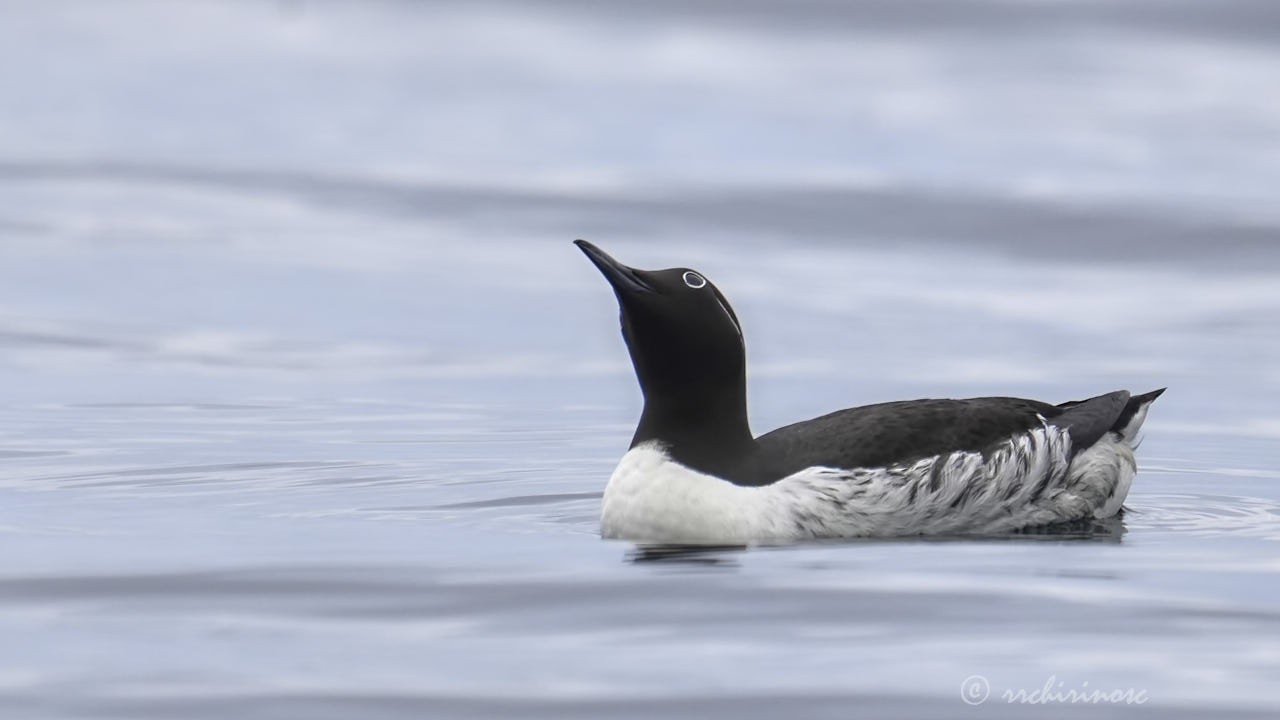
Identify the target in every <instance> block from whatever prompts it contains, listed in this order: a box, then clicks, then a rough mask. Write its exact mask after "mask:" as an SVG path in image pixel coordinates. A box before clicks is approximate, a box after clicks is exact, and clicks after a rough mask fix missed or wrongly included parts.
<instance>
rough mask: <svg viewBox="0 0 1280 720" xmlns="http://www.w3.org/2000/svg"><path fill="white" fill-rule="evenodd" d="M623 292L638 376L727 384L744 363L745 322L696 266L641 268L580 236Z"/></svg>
mask: <svg viewBox="0 0 1280 720" xmlns="http://www.w3.org/2000/svg"><path fill="white" fill-rule="evenodd" d="M574 244H575V245H577V246H578V247H579V248H580V249H581V250H582V252H583V253H585V254H586V256H587V257H588V258H590V260H591V262H593V263H595V266H596V267H597V268H599V269H600V272H601V273H603V274H604V277H605V279H606V280H608V281H609V284H610V285H612V286H613V292H614V294H615V295H617V297H618V307H619V310H620V314H621V319H622V336H623V338H624V339H625V340H626V341H627V348H628V349H629V350H630V351H631V362H632V364H633V365H635V369H636V376H637V378H638V379H639V380H640V385H641V387H642V388H643V389H644V391H645V395H646V396H648V395H649V394H650V393H652V392H655V391H657V392H676V391H688V390H689V389H690V386H705V385H708V384H710V385H716V384H723V383H725V382H726V381H728V380H731V379H733V378H734V377H736V376H737V375H738V374H740V373H742V372H743V371H744V370H745V368H746V352H745V350H744V348H743V343H742V330H741V327H740V326H739V324H738V318H737V316H736V315H735V314H734V312H733V309H732V308H730V307H729V303H728V301H726V300H725V299H724V295H721V294H720V291H719V290H718V289H716V286H715V285H712V284H711V281H710V280H708V279H707V278H706V276H705V275H703V274H702V273H700V272H698V271H697V270H690V269H689V268H671V269H669V270H637V269H635V268H632V267H627V266H626V265H623V264H622V263H620V262H618V261H617V260H614V259H613V258H611V257H609V255H607V254H606V253H605V252H604V251H603V250H601V249H600V248H598V247H596V246H595V245H592V244H591V243H589V242H587V241H586V240H575V241H574Z"/></svg>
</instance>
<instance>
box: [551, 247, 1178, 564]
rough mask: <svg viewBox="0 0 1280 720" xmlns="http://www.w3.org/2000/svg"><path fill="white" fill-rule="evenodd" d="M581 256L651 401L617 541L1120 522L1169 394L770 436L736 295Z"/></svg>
mask: <svg viewBox="0 0 1280 720" xmlns="http://www.w3.org/2000/svg"><path fill="white" fill-rule="evenodd" d="M574 244H576V245H577V246H578V247H579V249H581V250H582V252H583V253H585V254H586V256H587V257H588V258H589V259H590V260H591V262H592V263H594V264H595V266H596V267H597V268H599V270H600V272H601V273H603V274H604V276H605V279H607V280H608V281H609V284H610V285H612V286H613V290H614V294H615V295H616V296H617V299H618V305H619V309H620V314H621V323H622V335H623V338H624V339H625V341H626V345H627V349H628V350H629V352H630V355H631V362H632V365H633V366H634V368H635V372H636V377H637V379H638V380H639V381H640V389H641V391H642V393H643V394H644V411H643V412H642V414H641V416H640V422H639V425H638V426H637V427H636V432H635V435H634V436H633V437H632V439H631V447H630V449H629V450H628V451H627V453H626V454H625V455H624V456H623V458H622V460H621V461H620V462H619V463H618V466H617V468H616V469H615V470H614V472H613V475H612V476H611V477H610V478H609V482H608V485H607V486H606V487H605V491H604V502H603V507H602V511H601V531H602V534H603V535H604V536H605V537H606V538H620V539H626V540H631V541H635V542H642V543H679V544H710V545H743V544H753V543H769V542H787V541H794V540H804V539H816V538H838V537H874V536H880V537H889V536H905V535H939V534H984V533H998V532H1004V531H1011V530H1016V529H1019V528H1026V527H1033V526H1042V525H1051V524H1055V523H1065V522H1072V521H1077V520H1085V519H1089V518H1098V519H1101V518H1107V517H1111V516H1114V515H1115V514H1117V513H1118V512H1119V511H1120V509H1121V506H1122V504H1123V503H1124V499H1125V496H1126V495H1127V494H1128V492H1129V486H1130V484H1131V483H1132V481H1133V477H1134V474H1135V473H1136V472H1137V465H1136V462H1135V460H1134V455H1133V450H1134V448H1135V447H1136V444H1137V436H1138V431H1139V429H1140V428H1141V427H1142V423H1143V421H1144V420H1145V419H1146V415H1147V410H1148V408H1149V407H1150V405H1151V403H1152V402H1153V401H1155V399H1156V398H1157V397H1159V396H1160V394H1161V393H1163V392H1164V388H1161V389H1160V390H1155V391H1153V392H1149V393H1146V394H1144V395H1136V396H1130V394H1129V393H1128V392H1127V391H1124V390H1120V391H1116V392H1111V393H1107V394H1105V395H1099V396H1098V397H1094V398H1090V399H1088V400H1080V401H1073V402H1067V403H1063V404H1061V405H1051V404H1048V403H1044V402H1039V401H1036V400H1023V399H1018V398H1007V397H988V398H971V399H967V400H935V399H929V400H908V401H901V402H889V403H881V404H878V405H868V406H865V407H858V408H850V409H847V410H840V411H837V412H834V413H831V414H828V415H823V416H822V417H818V418H814V419H812V420H806V421H803V422H799V423H795V424H793V425H787V426H785V427H782V428H779V429H777V430H774V431H772V432H769V433H766V434H764V435H761V436H760V437H753V435H752V433H751V429H750V426H749V424H748V422H747V391H746V345H745V343H744V340H743V335H742V326H741V324H740V323H739V321H738V317H737V315H736V314H735V313H734V312H733V308H731V307H730V306H729V302H728V301H727V300H726V299H725V297H724V295H722V294H721V293H720V291H719V289H717V288H716V286H715V285H713V284H712V283H711V281H709V280H708V279H707V278H706V277H705V276H704V275H702V274H701V273H699V272H697V271H696V270H690V269H688V268H672V269H668V270H638V269H635V268H631V267H628V266H626V265H623V264H622V263H620V262H618V261H616V260H614V259H613V258H611V257H610V256H609V255H607V254H606V253H605V252H604V251H602V250H601V249H600V248H598V247H596V246H595V245H592V244H591V243H589V242H587V241H585V240H576V241H574Z"/></svg>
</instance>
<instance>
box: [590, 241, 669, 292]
mask: <svg viewBox="0 0 1280 720" xmlns="http://www.w3.org/2000/svg"><path fill="white" fill-rule="evenodd" d="M573 244H574V245H577V246H578V249H579V250H581V251H582V252H583V254H584V255H586V256H587V259H588V260H590V261H591V262H592V263H593V264H594V265H595V266H596V267H597V268H599V269H600V272H601V273H602V274H603V275H604V279H605V280H608V281H609V284H610V285H612V286H613V289H614V292H616V293H618V295H619V297H621V296H622V295H624V294H634V293H651V292H655V290H654V289H653V286H651V285H649V283H647V282H645V281H644V278H642V277H641V276H640V271H638V270H636V269H635V268H631V267H627V266H626V265H623V264H622V263H620V262H618V261H617V260H614V259H613V258H611V257H609V255H608V253H606V252H605V251H603V250H601V249H600V248H598V247H596V246H595V245H592V244H591V243H589V242H587V241H586V240H574V241H573Z"/></svg>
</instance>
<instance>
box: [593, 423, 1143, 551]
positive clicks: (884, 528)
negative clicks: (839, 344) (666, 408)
mask: <svg viewBox="0 0 1280 720" xmlns="http://www.w3.org/2000/svg"><path fill="white" fill-rule="evenodd" d="M1135 472H1136V467H1135V464H1134V459H1133V452H1132V449H1131V448H1130V447H1129V446H1128V445H1127V444H1126V443H1125V442H1123V439H1122V437H1121V436H1120V435H1119V434H1118V433H1110V434H1108V436H1107V437H1104V438H1103V439H1101V440H1099V441H1098V442H1097V443H1096V444H1094V445H1093V446H1091V447H1089V448H1086V449H1085V450H1083V451H1081V452H1079V453H1076V454H1075V455H1074V457H1073V456H1072V451H1071V439H1070V436H1069V434H1068V432H1067V431H1066V430H1063V429H1060V428H1056V427H1054V426H1052V425H1048V424H1042V425H1041V426H1040V427H1038V428H1035V429H1032V430H1030V431H1027V432H1024V433H1020V434H1018V435H1016V436H1014V437H1013V438H1011V439H1010V440H1009V441H1007V442H1005V443H1002V444H1000V445H998V446H997V447H995V448H993V449H990V450H988V451H987V452H986V453H982V452H970V451H961V452H952V453H944V454H940V455H936V456H933V457H929V458H922V459H919V460H915V461H913V462H909V463H905V464H897V465H890V466H888V467H881V468H857V469H852V470H845V469H837V468H827V467H812V468H808V469H805V470H803V471H801V472H797V473H795V474H793V475H790V476H788V477H786V478H783V479H782V480H779V481H778V482H776V483H773V484H770V485H764V486H755V487H753V486H741V485H735V484H733V483H728V482H725V481H724V480H722V479H719V478H716V477H714V476H711V475H706V474H703V473H699V472H697V471H695V470H691V469H689V468H687V467H684V466H682V465H680V464H679V463H675V462H672V461H671V460H670V458H669V457H668V456H667V454H666V453H665V451H664V449H663V448H662V446H661V444H659V443H648V444H646V445H643V446H640V447H636V448H634V449H633V450H631V451H630V452H629V453H627V455H626V456H625V457H624V458H623V461H622V462H621V463H620V464H619V466H618V469H617V470H616V471H615V472H614V475H613V477H612V478H611V479H610V481H609V485H608V487H607V488H606V489H605V495H604V511H603V517H602V525H603V530H604V534H605V536H606V537H619V538H626V539H629V540H634V541H640V542H662V543H691V544H708V543H734V544H738V543H740V544H751V543H759V542H789V541H795V540H806V539H816V538H837V537H891V536H904V535H956V534H989V533H1000V532H1007V531H1011V530H1016V529H1019V528H1024V527H1029V526H1038V525H1048V524H1053V523H1060V522H1070V521H1076V520H1082V519H1086V518H1104V517H1109V516H1111V515H1114V514H1115V513H1116V512H1118V511H1119V509H1120V506H1121V504H1122V503H1123V502H1124V496H1125V495H1126V494H1127V493H1128V490H1129V485H1130V483H1131V481H1132V479H1133V475H1134V473H1135Z"/></svg>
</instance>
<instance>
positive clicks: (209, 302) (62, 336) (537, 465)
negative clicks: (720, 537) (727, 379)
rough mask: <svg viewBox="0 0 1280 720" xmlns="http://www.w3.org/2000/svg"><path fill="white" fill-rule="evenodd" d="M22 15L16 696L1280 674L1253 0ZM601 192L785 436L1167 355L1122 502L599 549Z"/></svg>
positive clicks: (1259, 22) (1003, 707)
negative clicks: (869, 528)
mask: <svg viewBox="0 0 1280 720" xmlns="http://www.w3.org/2000/svg"><path fill="white" fill-rule="evenodd" d="M731 5H732V6H733V8H732V9H730V6H731ZM3 7H4V8H5V10H4V12H5V18H6V19H5V22H3V23H0V61H2V62H0V80H2V81H3V83H0V84H3V86H4V87H5V88H6V91H5V92H4V93H2V94H0V121H3V122H0V198H3V201H2V202H0V388H2V389H0V634H2V635H3V637H4V638H5V639H6V641H5V642H4V643H3V644H0V714H3V715H4V716H5V717H15V718H18V717H22V718H46V717H59V718H61V717H91V718H99V717H103V718H140V717H184V718H199V717H209V718H223V717H228V716H236V717H242V718H246V719H249V718H292V717H333V718H349V717H369V718H376V717H387V718H397V717H406V718H407V717H445V716H476V717H490V716H533V717H566V716H569V717H573V716H577V717H591V718H600V717H652V716H654V715H656V714H663V715H672V716H703V715H706V714H709V713H725V714H728V713H733V714H734V715H738V716H744V717H776V716H779V715H784V714H789V715H792V716H806V717H807V716H814V717H842V718H843V717H848V716H849V715H850V714H871V715H876V716H885V717H893V716H899V717H913V718H914V717H951V716H961V715H965V714H972V715H974V716H978V715H979V714H981V715H982V716H993V717H1011V718H1014V717H1018V718H1020V717H1029V716H1035V717H1059V716H1061V717H1084V716H1086V715H1087V716H1089V717H1107V716H1130V715H1146V716H1150V717H1170V716H1172V717H1203V716H1207V715H1211V716H1214V717H1270V716H1273V715H1274V714H1275V713H1276V712H1277V711H1278V710H1280V692H1277V690H1276V689H1275V682H1274V680H1275V677H1277V672H1280V607H1278V606H1277V603H1276V600H1275V598H1276V597H1277V594H1278V593H1280V580H1278V575H1277V574H1278V573H1280V560H1278V558H1280V477H1278V474H1280V472H1278V471H1277V467H1280V443H1278V441H1280V412H1278V411H1277V407H1280V372H1278V371H1277V368H1278V367H1280V363H1278V362H1277V360H1278V359H1280V245H1277V243H1276V241H1275V238H1276V237H1277V222H1278V219H1277V216H1276V214H1275V208H1276V204H1275V202H1274V200H1275V190H1274V188H1275V187H1277V180H1278V179H1280V156H1277V155H1275V153H1274V151H1273V150H1271V149H1270V148H1275V147H1280V144H1277V140H1280V138H1277V137H1276V133H1277V128H1280V124H1277V123H1276V122H1275V121H1276V120H1277V119H1278V118H1280V106H1277V104H1276V100H1275V99H1274V93H1273V92H1271V90H1270V86H1271V85H1272V84H1273V82H1272V81H1273V79H1274V77H1275V76H1276V73H1277V71H1280V55H1277V53H1276V52H1275V51H1274V47H1275V44H1274V42H1270V41H1271V40H1274V39H1275V28H1276V27H1277V26H1276V24H1275V22H1274V20H1275V18H1274V17H1273V16H1274V12H1273V11H1272V9H1271V7H1270V5H1269V4H1266V3H1253V2H1245V1H1243V0H1242V1H1240V2H1231V3H1207V2H1205V3H1179V4H1176V5H1169V4H1165V3H1151V2H1135V3H1127V4H1125V5H1124V6H1123V7H1122V8H1112V7H1111V6H1109V5H1108V6H1105V7H1104V6H1101V5H1098V4H1095V3H1087V2H1054V3H1038V2H1037V3H1013V4H1006V3H988V2H978V1H977V0H974V1H972V2H970V1H966V2H957V3H945V4H929V3H913V4H912V7H918V8H919V12H918V13H916V12H914V11H913V12H908V11H906V10H895V9H893V8H896V7H897V6H896V5H895V6H892V7H891V6H890V5H888V4H883V3H862V2H852V3H847V4H831V3H797V4H794V5H792V4H788V5H787V8H788V9H787V10H786V11H785V12H784V11H782V10H780V9H779V8H780V7H781V6H780V5H775V4H771V3H754V2H753V3H747V4H732V3H715V2H698V3H678V4H677V3H648V4H645V5H644V8H643V9H642V8H640V7H639V6H636V5H633V4H628V3H575V2H548V3H543V4H538V5H536V6H533V5H528V4H514V3H501V2H497V3H487V4H482V5H476V4H470V3H466V4H463V3H447V2H446V3H397V2H385V3H383V2H379V3H337V2H305V3H303V2H294V3H258V2H229V3H213V2H209V3H184V4H181V5H177V4H169V3H150V2H122V3H114V4H112V5H111V6H110V7H109V8H108V7H107V6H104V5H102V4H98V3H88V2H58V3H44V4H40V5H38V6H36V5H31V4H19V3H5V4H3ZM930 8H932V9H930ZM161 28H163V29H164V31H163V32H161V30H160V29H161ZM575 237H587V238H589V239H591V240H593V241H595V242H597V243H599V244H600V245H601V246H603V247H605V248H606V249H608V250H609V251H610V252H612V253H614V254H615V255H617V256H618V257H619V258H620V259H622V260H624V261H626V262H629V263H632V264H635V265H638V266H641V267H667V266H672V265H682V266H692V267H696V268H698V269H699V270H701V271H703V272H705V273H706V274H707V275H708V276H709V277H711V278H712V279H713V280H714V281H715V282H716V283H717V285H718V286H719V287H720V288H722V289H723V290H724V292H725V293H726V295H727V296H728V297H729V298H730V300H731V301H732V302H733V303H734V307H735V309H736V310H737V312H738V314H739V316H740V317H741V318H742V320H743V324H744V328H745V331H746V335H747V338H748V346H749V363H750V392H751V410H752V423H753V426H754V428H755V429H756V430H757V431H758V432H763V431H766V430H769V429H771V428H773V427H776V426H778V425H780V424H783V423H787V422H792V421H795V420H797V419H801V418H805V417H810V416H813V415H817V414H819V413H823V412H827V411H830V410H832V409H836V408H840V407H845V406H849V405H855V404H862V403H871V402H879V401H883V400H890V399H898V398H907V397H927V396H970V395H983V394H1010V395H1021V396H1029V397H1038V398H1043V399H1045V400H1050V401H1063V400H1068V399H1076V398H1079V397H1083V396H1086V395H1092V394H1097V393H1101V392H1105V391H1109V390H1112V389H1116V388H1128V389H1131V390H1133V391H1135V392H1142V391H1147V390H1150V389H1154V388H1156V387H1161V386H1166V385H1167V386H1169V387H1170V390H1169V392H1168V393H1167V394H1166V395H1165V396H1164V397H1162V398H1161V399H1160V401H1159V402H1158V403H1157V404H1156V406H1155V407H1154V409H1153V410H1152V413H1151V417H1150V420H1149V421H1148V424H1147V437H1146V439H1145V441H1144V443H1143V444H1142V446H1141V448H1140V450H1139V453H1138V454H1139V459H1140V465H1141V468H1142V469H1141V472H1140V474H1139V476H1138V478H1137V480H1136V482H1135V485H1134V489H1133V491H1132V493H1131V494H1130V499H1129V506H1130V508H1131V511H1130V512H1129V513H1127V514H1126V516H1125V518H1124V520H1123V522H1122V523H1113V524H1109V525H1107V526H1105V527H1098V528H1093V529H1088V530H1084V531H1080V532H1076V533H1071V534H1055V535H1035V534H1033V535H1025V536H1018V537H1003V538H989V539H948V540H929V541H923V540H910V539H907V540H896V541H875V542H844V543H820V544H809V545H802V546H795V547H781V548H759V549H752V550H749V551H740V550H732V549H726V550H714V551H708V552H705V553H694V554H676V555H671V554H667V555H661V554H658V555H655V554H646V553H644V552H640V551H638V550H637V549H636V548H633V547H631V546H630V545H628V544H626V543H619V542H608V541H603V540H601V539H600V538H599V534H598V513H599V497H600V493H601V491H602V489H603V485H604V482H605V480H606V478H607V477H608V474H609V472H610V471H611V469H612V467H613V464H614V463H615V462H616V461H617V458H618V457H619V456H620V455H621V453H622V452H623V451H624V450H625V448H626V444H627V441H628V440H629V438H630V433H631V431H632V429H633V424H634V422H635V419H636V417H637V415H638V412H639V408H640V399H639V395H638V392H637V390H636V387H635V384H634V380H633V378H632V377H631V374H630V372H631V371H630V367H629V365H628V363H627V359H626V355H625V351H624V348H623V346H622V343H621V340H620V338H619V337H618V334H617V326H616V323H617V318H616V306H615V304H614V302H613V298H612V296H611V294H610V292H609V290H608V288H607V286H606V285H605V284H604V283H603V281H602V280H601V279H600V277H599V276H598V273H596V271H595V270H594V269H593V268H592V267H591V266H590V264H589V263H587V262H586V261H585V260H584V259H583V258H582V257H581V255H580V254H579V253H578V252H577V250H576V249H575V248H573V246H572V245H571V244H570V240H572V239H573V238H575ZM974 676H981V678H983V680H984V681H985V683H986V684H987V686H988V688H989V690H990V697H989V698H988V699H987V700H986V701H985V702H984V703H983V704H982V706H981V708H978V709H972V708H971V707H970V706H969V705H968V704H966V702H965V699H964V698H963V697H962V695H961V692H962V685H964V686H965V687H970V686H968V685H965V684H966V683H967V682H969V681H970V680H971V679H972V678H973V677H974ZM1046 683H1049V684H1053V683H1061V686H1057V687H1062V688H1067V689H1082V688H1097V689H1102V690H1108V691H1109V690H1113V689H1120V690H1134V691H1141V692H1144V693H1145V696H1144V697H1146V698H1147V701H1146V702H1145V703H1142V704H1136V705H1134V704H1124V703H1120V704H1105V705H1090V706H1082V705H1079V704H1071V703H1064V702H1050V703H1043V704H1035V705H1034V706H1028V705H1018V704H1014V705H1010V704H1009V703H1007V702H1005V701H1004V700H1003V699H1002V698H1001V695H1002V693H1004V692H1005V691H1006V690H1009V691H1014V692H1016V691H1018V690H1025V691H1033V690H1036V689H1037V688H1042V687H1043V686H1045V685H1046ZM968 697H969V699H970V700H973V699H974V696H972V695H971V696H968Z"/></svg>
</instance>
